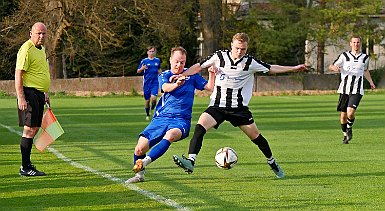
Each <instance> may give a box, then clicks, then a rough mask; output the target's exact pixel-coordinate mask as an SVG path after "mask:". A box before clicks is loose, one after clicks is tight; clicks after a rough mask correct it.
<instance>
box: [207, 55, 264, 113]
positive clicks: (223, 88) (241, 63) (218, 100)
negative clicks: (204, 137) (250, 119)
mask: <svg viewBox="0 0 385 211" xmlns="http://www.w3.org/2000/svg"><path fill="white" fill-rule="evenodd" d="M200 65H201V67H202V68H206V67H209V66H212V65H213V66H216V67H217V68H218V72H217V74H216V76H215V88H214V91H213V93H212V94H211V96H210V104H209V106H216V107H225V108H239V107H242V106H247V105H248V104H249V102H250V99H251V96H252V94H253V86H254V73H256V72H263V73H267V72H268V71H269V70H270V64H267V63H264V62H262V61H259V60H257V59H255V58H254V57H253V56H250V55H248V54H246V55H244V56H243V57H242V58H240V59H238V60H233V59H232V58H231V52H230V51H229V50H220V51H216V52H215V53H213V54H212V55H210V56H208V57H207V58H206V59H204V60H203V61H202V62H201V63H200Z"/></svg>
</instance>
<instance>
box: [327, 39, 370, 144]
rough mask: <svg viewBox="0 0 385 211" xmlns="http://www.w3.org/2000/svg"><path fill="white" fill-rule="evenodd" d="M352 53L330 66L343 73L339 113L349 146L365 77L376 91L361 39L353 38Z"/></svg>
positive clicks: (344, 55) (345, 53)
mask: <svg viewBox="0 0 385 211" xmlns="http://www.w3.org/2000/svg"><path fill="white" fill-rule="evenodd" d="M350 47H351V48H352V49H351V51H346V52H343V53H341V54H340V55H339V56H338V58H337V59H336V60H335V61H334V62H333V64H331V65H330V66H329V70H332V71H335V72H340V73H341V83H340V86H339V87H338V90H337V92H338V93H340V98H339V101H338V106H337V111H339V112H341V117H340V121H341V129H342V132H343V134H344V139H343V141H342V143H344V144H348V143H349V141H350V140H351V139H352V138H353V131H352V126H353V123H354V120H355V113H356V110H357V107H358V105H359V104H360V101H361V98H362V96H363V95H364V80H363V78H364V77H365V78H366V79H367V80H368V81H369V83H370V88H371V89H375V88H376V86H375V85H374V83H373V80H372V77H371V76H370V72H369V70H368V66H369V56H368V55H367V54H364V53H362V52H361V37H359V36H353V37H352V38H351V41H350Z"/></svg>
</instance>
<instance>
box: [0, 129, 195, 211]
mask: <svg viewBox="0 0 385 211" xmlns="http://www.w3.org/2000/svg"><path fill="white" fill-rule="evenodd" d="M0 126H1V127H3V128H6V129H8V130H9V131H10V132H12V133H16V134H18V135H22V133H21V132H20V131H17V130H15V129H13V128H12V127H9V126H7V125H3V124H1V123H0ZM47 149H48V151H50V152H52V153H53V154H54V155H55V156H56V157H57V158H59V159H61V160H63V161H65V162H67V163H69V164H70V165H71V166H73V167H76V168H79V169H83V170H85V171H88V172H91V173H93V174H96V175H99V176H101V177H104V178H106V179H108V180H111V181H113V182H116V183H120V184H122V185H123V186H124V187H126V188H128V189H130V190H132V191H135V192H137V193H140V194H142V195H144V196H146V197H148V198H150V199H153V200H155V201H158V202H160V203H163V204H165V205H167V206H170V207H174V208H176V209H177V210H181V211H182V210H183V211H188V210H190V209H189V208H187V207H184V206H182V205H180V204H178V203H176V202H175V201H173V200H171V199H168V198H165V197H163V196H160V195H157V194H155V193H152V192H150V191H146V190H143V189H141V188H139V187H138V186H137V185H134V184H129V183H125V180H124V179H121V178H117V177H114V176H113V175H110V174H107V173H104V172H101V171H98V170H96V169H93V168H91V167H89V166H85V165H82V164H80V163H77V162H75V161H73V160H71V159H70V158H68V157H66V156H65V155H63V154H62V153H60V152H59V151H57V150H56V149H54V148H53V147H47Z"/></svg>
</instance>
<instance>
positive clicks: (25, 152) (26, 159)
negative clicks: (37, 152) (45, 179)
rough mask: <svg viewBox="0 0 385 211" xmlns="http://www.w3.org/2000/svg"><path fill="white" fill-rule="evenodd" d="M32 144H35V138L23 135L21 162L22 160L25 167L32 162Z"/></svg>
mask: <svg viewBox="0 0 385 211" xmlns="http://www.w3.org/2000/svg"><path fill="white" fill-rule="evenodd" d="M32 144H33V138H25V137H21V140H20V151H21V162H22V166H23V168H26V167H28V166H29V165H30V164H31V150H32Z"/></svg>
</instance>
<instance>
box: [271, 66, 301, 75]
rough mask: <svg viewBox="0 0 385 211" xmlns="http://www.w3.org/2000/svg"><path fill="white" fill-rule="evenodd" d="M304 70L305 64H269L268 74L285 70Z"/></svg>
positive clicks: (285, 71)
mask: <svg viewBox="0 0 385 211" xmlns="http://www.w3.org/2000/svg"><path fill="white" fill-rule="evenodd" d="M303 70H306V66H305V65H304V64H299V65H297V66H281V65H271V67H270V71H269V73H270V74H280V73H287V72H297V71H303Z"/></svg>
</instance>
